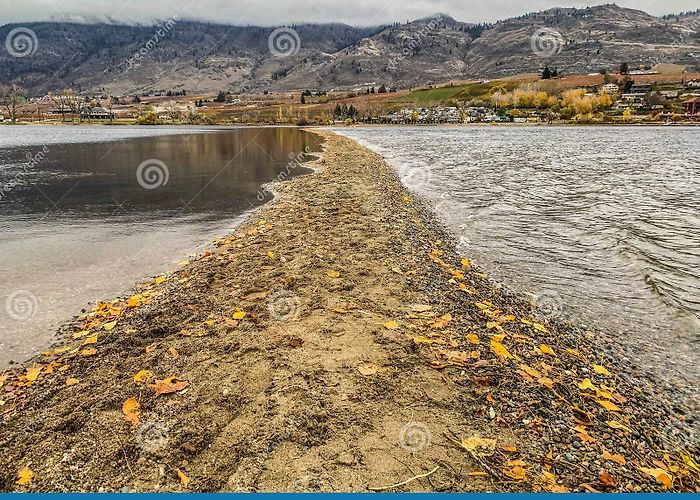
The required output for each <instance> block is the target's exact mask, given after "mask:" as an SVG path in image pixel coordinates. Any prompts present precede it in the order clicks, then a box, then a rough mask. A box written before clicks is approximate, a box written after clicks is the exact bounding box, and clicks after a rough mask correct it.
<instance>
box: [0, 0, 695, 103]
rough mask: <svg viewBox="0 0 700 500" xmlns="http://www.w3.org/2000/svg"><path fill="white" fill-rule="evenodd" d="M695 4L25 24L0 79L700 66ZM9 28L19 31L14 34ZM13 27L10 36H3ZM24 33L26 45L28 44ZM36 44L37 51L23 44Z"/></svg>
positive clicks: (108, 86)
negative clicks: (666, 8)
mask: <svg viewBox="0 0 700 500" xmlns="http://www.w3.org/2000/svg"><path fill="white" fill-rule="evenodd" d="M698 16H699V13H698V12H697V11H696V12H691V13H685V14H679V15H677V16H666V17H665V18H663V19H662V18H658V17H654V16H651V15H649V14H646V13H645V12H642V11H639V10H632V9H626V8H621V7H618V6H616V5H600V6H596V7H590V8H586V9H573V8H561V9H550V10H547V11H543V12H538V13H532V14H528V15H525V16H521V17H518V18H512V19H507V20H504V21H499V22H497V23H495V24H493V25H488V26H481V25H473V24H469V23H464V22H460V21H456V20H454V19H452V18H450V17H449V16H447V15H439V14H436V15H435V16H432V17H428V18H425V19H421V20H417V21H413V22H410V23H405V24H395V25H391V26H384V27H380V28H373V29H367V28H364V29H363V28H353V27H351V26H347V25H342V24H326V25H315V24H306V25H298V26H290V27H289V28H283V29H282V30H279V29H277V30H275V29H274V28H262V27H239V26H226V25H216V24H208V23H199V22H191V21H179V20H169V21H166V22H164V23H162V24H161V25H159V26H123V25H106V24H101V25H86V24H59V23H29V24H24V25H22V26H18V25H6V26H2V27H0V40H8V36H9V35H10V34H11V33H12V32H13V30H17V28H28V29H29V30H31V31H32V32H33V33H34V34H35V38H34V39H32V38H31V35H30V37H29V38H25V39H24V40H19V39H17V41H18V42H20V41H24V42H27V43H25V45H17V46H16V50H17V51H19V52H21V51H22V50H24V54H26V55H25V57H15V56H13V55H12V54H11V53H9V52H8V51H6V50H2V51H0V82H3V83H6V82H10V81H15V82H19V83H20V84H22V85H23V86H24V87H25V88H28V89H29V90H30V91H31V92H33V93H36V94H40V93H43V92H46V91H47V90H56V89H61V88H64V87H74V88H81V89H89V90H91V91H104V92H110V93H113V94H122V93H133V92H143V91H149V90H158V89H164V90H166V89H167V90H180V89H185V90H188V91H190V92H192V91H207V92H212V91H218V90H239V91H240V90H256V91H260V90H264V89H270V90H290V89H299V88H314V89H316V88H323V89H332V88H353V87H362V86H366V85H371V84H375V85H377V84H381V83H383V84H386V85H395V86H398V87H410V86H415V85H419V84H425V83H434V82H444V81H447V80H451V79H468V78H473V77H482V78H488V77H495V76H504V75H511V74H517V73H526V72H533V71H539V70H540V69H541V68H542V67H543V66H544V65H545V64H547V65H549V66H555V67H557V68H559V69H560V70H561V71H563V72H568V73H571V72H577V73H581V72H583V73H587V72H592V71H597V70H599V69H601V68H607V69H616V68H618V67H619V65H620V63H621V62H623V61H625V62H628V63H629V64H630V67H633V68H634V67H638V66H640V65H647V66H654V65H656V64H660V63H673V64H678V65H681V66H685V67H687V68H688V69H693V70H697V69H700V34H699V31H700V30H699V28H700V26H699V25H700V20H699V17H698ZM15 36H17V35H15ZM11 38H12V37H10V38H9V39H11ZM27 44H29V47H30V48H29V49H27ZM32 49H35V50H32Z"/></svg>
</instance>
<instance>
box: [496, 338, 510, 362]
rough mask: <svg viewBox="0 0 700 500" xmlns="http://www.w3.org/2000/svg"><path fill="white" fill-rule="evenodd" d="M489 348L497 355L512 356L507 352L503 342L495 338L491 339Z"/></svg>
mask: <svg viewBox="0 0 700 500" xmlns="http://www.w3.org/2000/svg"><path fill="white" fill-rule="evenodd" d="M491 350H492V351H493V352H494V354H496V356H499V357H501V356H502V357H504V358H512V357H513V355H512V354H511V353H509V352H508V349H506V348H505V346H504V345H503V344H501V343H500V342H498V341H496V340H492V341H491Z"/></svg>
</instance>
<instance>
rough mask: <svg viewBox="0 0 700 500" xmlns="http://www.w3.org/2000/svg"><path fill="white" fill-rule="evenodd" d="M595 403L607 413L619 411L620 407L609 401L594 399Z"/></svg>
mask: <svg viewBox="0 0 700 500" xmlns="http://www.w3.org/2000/svg"><path fill="white" fill-rule="evenodd" d="M596 401H597V402H598V404H599V405H600V406H602V407H603V408H605V409H606V410H608V411H620V407H619V406H617V405H616V404H615V403H613V402H611V401H606V400H605V399H596Z"/></svg>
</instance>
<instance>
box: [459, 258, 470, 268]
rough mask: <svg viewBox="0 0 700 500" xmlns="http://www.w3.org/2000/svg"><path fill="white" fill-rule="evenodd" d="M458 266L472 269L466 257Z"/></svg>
mask: <svg viewBox="0 0 700 500" xmlns="http://www.w3.org/2000/svg"><path fill="white" fill-rule="evenodd" d="M460 264H462V266H464V267H472V263H471V262H469V259H467V258H466V257H465V258H464V259H462V260H461V261H460Z"/></svg>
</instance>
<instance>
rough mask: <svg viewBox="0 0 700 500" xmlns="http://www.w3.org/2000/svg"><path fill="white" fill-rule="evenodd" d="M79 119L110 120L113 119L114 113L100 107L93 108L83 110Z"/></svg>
mask: <svg viewBox="0 0 700 500" xmlns="http://www.w3.org/2000/svg"><path fill="white" fill-rule="evenodd" d="M80 117H81V118H83V119H90V120H110V119H112V118H114V113H112V112H111V111H109V110H107V109H105V108H103V107H101V106H95V107H93V108H89V109H86V110H83V111H82V112H81V113H80Z"/></svg>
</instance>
